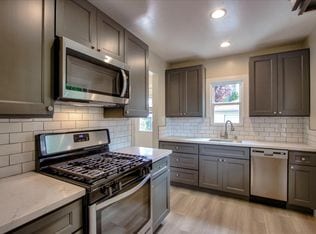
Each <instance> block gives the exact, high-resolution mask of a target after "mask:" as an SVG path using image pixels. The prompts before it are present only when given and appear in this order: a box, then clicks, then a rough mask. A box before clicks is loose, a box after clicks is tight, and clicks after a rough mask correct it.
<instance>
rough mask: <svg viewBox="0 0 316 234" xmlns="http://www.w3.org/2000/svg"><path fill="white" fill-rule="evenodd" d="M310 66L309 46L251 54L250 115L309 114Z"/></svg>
mask: <svg viewBox="0 0 316 234" xmlns="http://www.w3.org/2000/svg"><path fill="white" fill-rule="evenodd" d="M309 66H310V64H309V49H302V50H296V51H290V52H284V53H278V54H271V55H263V56H256V57H252V58H250V60H249V88H250V90H249V96H250V97H252V98H250V100H249V104H250V105H249V113H250V116H309V114H310V74H309Z"/></svg>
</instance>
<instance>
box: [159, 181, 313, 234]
mask: <svg viewBox="0 0 316 234" xmlns="http://www.w3.org/2000/svg"><path fill="white" fill-rule="evenodd" d="M157 233H159V234H165V233H166V234H176V233H183V234H186V233H199V234H200V233H216V234H217V233H220V234H224V233H225V234H226V233H249V234H250V233H251V234H261V233H269V234H270V233H271V234H272V233H273V234H282V233H285V234H292V233H300V234H309V233H311V234H312V233H313V234H316V218H315V217H313V216H311V215H305V214H302V213H298V212H295V211H289V210H285V209H280V208H274V207H270V206H265V205H261V204H256V203H250V202H248V201H242V200H238V199H234V198H227V197H222V196H218V195H212V194H209V193H204V192H199V191H193V190H189V189H184V188H179V187H173V186H172V187H171V212H170V214H169V215H168V216H167V218H166V219H165V221H164V224H163V225H162V226H161V227H160V228H159V229H158V232H157Z"/></svg>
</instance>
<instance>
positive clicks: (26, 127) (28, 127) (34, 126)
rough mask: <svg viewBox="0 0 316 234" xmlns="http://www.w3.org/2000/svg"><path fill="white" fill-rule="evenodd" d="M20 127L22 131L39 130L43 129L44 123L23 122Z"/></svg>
mask: <svg viewBox="0 0 316 234" xmlns="http://www.w3.org/2000/svg"><path fill="white" fill-rule="evenodd" d="M22 129H23V132H29V131H41V130H43V129H44V124H43V122H30V123H23V126H22Z"/></svg>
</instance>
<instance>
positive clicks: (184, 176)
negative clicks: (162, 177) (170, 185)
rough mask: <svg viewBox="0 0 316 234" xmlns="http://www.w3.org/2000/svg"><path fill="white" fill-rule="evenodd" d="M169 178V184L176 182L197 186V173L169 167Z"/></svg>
mask: <svg viewBox="0 0 316 234" xmlns="http://www.w3.org/2000/svg"><path fill="white" fill-rule="evenodd" d="M170 177H171V182H177V183H182V184H188V185H194V186H197V185H198V178H199V176H198V172H197V171H192V170H187V169H180V168H174V167H171V168H170Z"/></svg>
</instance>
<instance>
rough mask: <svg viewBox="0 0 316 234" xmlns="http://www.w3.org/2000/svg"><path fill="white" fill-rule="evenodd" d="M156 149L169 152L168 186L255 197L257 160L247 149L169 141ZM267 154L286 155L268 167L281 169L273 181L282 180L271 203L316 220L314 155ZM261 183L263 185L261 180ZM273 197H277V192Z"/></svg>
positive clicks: (293, 152) (294, 153)
mask: <svg viewBox="0 0 316 234" xmlns="http://www.w3.org/2000/svg"><path fill="white" fill-rule="evenodd" d="M159 147H160V148H162V149H169V150H172V151H173V153H172V154H171V155H170V180H171V184H175V185H180V186H181V185H183V186H186V187H187V186H189V187H192V188H197V189H203V190H204V189H207V190H210V191H211V192H216V191H218V192H220V193H221V194H222V193H223V194H224V195H230V194H231V195H237V196H242V197H245V198H248V199H249V198H250V196H252V194H253V193H256V191H252V190H254V188H260V186H261V185H260V183H261V182H260V181H261V180H260V179H259V180H258V177H256V178H257V180H256V181H257V182H259V184H258V183H257V184H256V186H252V185H253V181H254V179H256V178H255V176H257V175H258V173H255V171H254V170H253V169H254V164H256V163H257V162H258V160H254V158H255V157H252V152H251V150H252V149H251V148H248V147H239V146H226V145H225V146H223V145H215V144H214V145H213V144H194V143H183V142H171V141H160V142H159ZM269 150H270V151H271V152H274V151H275V152H276V154H279V153H286V155H279V156H280V158H282V159H283V161H282V160H279V161H278V162H280V163H279V164H272V165H274V166H275V167H278V165H279V166H280V168H282V170H281V171H282V173H281V174H278V173H277V172H276V173H274V177H282V178H279V181H284V183H282V184H283V186H282V191H281V190H280V196H272V200H275V201H283V202H284V204H287V207H288V208H294V209H295V208H298V209H301V208H302V209H303V210H306V211H309V212H310V213H312V214H313V215H314V216H316V152H300V151H290V150H289V151H287V150H278V149H268V151H269ZM272 156H273V155H272ZM272 156H269V155H267V156H266V159H267V160H266V161H269V160H270V161H271V158H272ZM274 156H275V157H278V156H276V155H274ZM256 159H257V158H256ZM259 159H260V160H259V161H263V160H261V158H259ZM272 161H275V160H274V159H272ZM256 166H258V165H257V164H256ZM263 166H267V167H268V168H267V170H266V173H270V172H269V170H268V169H269V167H271V166H269V164H267V163H265V165H263ZM270 169H271V168H270ZM263 173H264V170H263ZM259 174H260V173H259ZM266 177H267V176H265V178H266ZM260 178H261V177H260ZM270 178H271V176H270ZM277 179H278V178H276V181H278V180H277ZM262 181H263V182H265V183H266V182H267V181H265V179H264V178H263V179H262ZM262 186H263V185H262ZM263 187H264V186H263ZM272 187H273V186H272ZM257 190H258V189H257ZM258 191H259V190H258ZM260 191H261V190H260ZM262 191H263V190H262ZM259 194H260V193H259ZM275 194H278V195H279V193H278V191H277V193H275ZM256 196H257V195H256ZM273 197H275V198H273ZM259 198H263V199H267V201H268V202H269V200H270V199H271V198H270V197H266V196H265V195H264V193H262V195H261V196H260V195H259ZM278 198H280V199H278Z"/></svg>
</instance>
